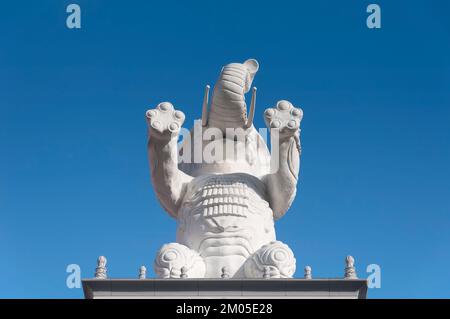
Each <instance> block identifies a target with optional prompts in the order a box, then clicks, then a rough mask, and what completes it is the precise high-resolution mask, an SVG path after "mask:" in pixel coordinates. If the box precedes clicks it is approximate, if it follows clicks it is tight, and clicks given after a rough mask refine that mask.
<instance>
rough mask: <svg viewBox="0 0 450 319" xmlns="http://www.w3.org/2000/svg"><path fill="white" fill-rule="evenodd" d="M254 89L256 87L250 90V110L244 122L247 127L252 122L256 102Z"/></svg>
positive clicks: (255, 89)
mask: <svg viewBox="0 0 450 319" xmlns="http://www.w3.org/2000/svg"><path fill="white" fill-rule="evenodd" d="M256 91H257V88H256V87H253V90H252V100H251V102H250V112H249V113H248V119H247V123H245V126H246V127H247V128H249V127H251V126H252V124H253V118H254V117H255V104H256Z"/></svg>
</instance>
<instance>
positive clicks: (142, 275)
mask: <svg viewBox="0 0 450 319" xmlns="http://www.w3.org/2000/svg"><path fill="white" fill-rule="evenodd" d="M146 277H147V268H146V267H145V266H141V267H139V279H145V278H146Z"/></svg>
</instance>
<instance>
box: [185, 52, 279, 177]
mask: <svg viewBox="0 0 450 319" xmlns="http://www.w3.org/2000/svg"><path fill="white" fill-rule="evenodd" d="M258 68H259V64H258V62H257V61H256V60H254V59H249V60H247V61H245V62H244V63H230V64H227V65H226V66H224V67H223V68H222V71H221V72H220V76H219V79H218V80H217V82H216V84H215V86H214V93H213V97H212V101H211V105H210V107H209V111H208V97H209V86H206V90H205V97H204V100H203V112H202V121H201V126H202V127H203V129H205V130H206V129H212V130H216V131H217V133H218V134H219V139H217V138H216V139H214V143H223V144H224V145H223V147H222V149H223V150H224V151H223V155H221V157H220V159H219V160H218V161H215V162H205V161H202V162H200V163H199V162H195V163H193V162H192V161H191V162H190V163H186V162H183V161H182V162H181V163H180V165H179V168H180V169H181V170H182V171H183V172H185V173H187V174H188V175H191V176H198V175H201V174H205V173H218V172H221V173H231V172H242V171H245V172H248V173H249V174H252V175H256V176H261V175H264V174H265V173H267V169H268V168H267V167H268V166H267V165H268V164H267V163H269V162H270V154H269V151H268V149H267V145H266V143H265V142H264V140H263V138H262V137H261V136H260V134H259V133H258V132H257V131H256V129H255V128H254V126H253V116H254V112H255V101H256V88H253V92H252V100H251V103H250V111H249V112H248V115H247V105H246V103H245V94H246V93H247V92H248V91H250V88H251V85H252V82H253V79H254V77H255V74H256V72H257V71H258ZM227 129H233V131H232V134H233V136H228V133H227ZM191 133H193V134H194V135H195V134H196V129H194V128H193V129H192V130H191ZM241 133H243V134H241ZM239 134H241V135H240V137H237V135H239ZM215 136H216V135H215ZM230 140H232V141H233V144H234V151H233V154H232V155H231V156H230V154H228V153H227V152H226V150H225V149H226V147H227V146H226V145H225V144H226V143H227V141H230ZM210 143H211V142H210V141H209V140H202V139H200V140H198V139H197V140H196V139H195V138H194V139H192V143H191V142H190V141H184V143H183V145H182V147H181V150H180V154H185V151H186V150H190V153H189V154H190V156H187V158H190V159H191V160H192V159H193V158H194V156H192V154H194V152H196V150H198V149H200V150H205V147H208V145H210V146H211V145H212V144H210ZM196 145H197V146H196ZM215 145H217V144H215ZM238 153H239V154H243V155H245V156H242V157H240V158H241V160H240V161H239V160H236V159H235V158H234V156H235V154H238ZM258 159H259V160H260V161H259V162H258V163H257V160H258Z"/></svg>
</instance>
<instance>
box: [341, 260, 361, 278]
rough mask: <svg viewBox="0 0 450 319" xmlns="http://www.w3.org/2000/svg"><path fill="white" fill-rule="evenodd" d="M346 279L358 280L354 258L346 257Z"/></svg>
mask: <svg viewBox="0 0 450 319" xmlns="http://www.w3.org/2000/svg"><path fill="white" fill-rule="evenodd" d="M344 279H358V276H357V275H356V268H355V259H354V258H353V257H352V256H347V257H345V275H344Z"/></svg>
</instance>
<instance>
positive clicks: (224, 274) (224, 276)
mask: <svg viewBox="0 0 450 319" xmlns="http://www.w3.org/2000/svg"><path fill="white" fill-rule="evenodd" d="M221 277H222V279H228V278H230V274H229V273H228V268H227V267H226V266H223V267H222V275H221Z"/></svg>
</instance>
